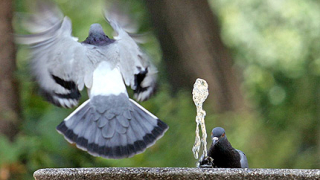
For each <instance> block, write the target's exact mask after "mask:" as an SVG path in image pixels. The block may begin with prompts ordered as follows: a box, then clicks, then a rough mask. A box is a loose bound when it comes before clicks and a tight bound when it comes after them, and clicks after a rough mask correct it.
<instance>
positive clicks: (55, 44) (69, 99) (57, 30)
mask: <svg viewBox="0 0 320 180" xmlns="http://www.w3.org/2000/svg"><path fill="white" fill-rule="evenodd" d="M24 22H25V23H24V25H25V27H26V29H27V30H28V31H30V32H31V33H32V34H31V35H21V36H19V35H17V36H16V39H17V42H18V43H21V44H27V45H29V47H30V50H31V51H30V52H31V56H32V61H31V67H32V73H33V75H34V77H35V79H36V81H37V82H38V84H39V86H40V89H41V92H42V94H43V95H44V96H45V97H46V99H47V100H48V101H50V102H52V103H53V104H55V105H57V106H63V107H69V108H70V107H73V106H75V105H77V103H78V100H79V98H80V92H79V91H81V90H82V89H83V87H84V86H86V87H89V88H90V87H91V85H92V72H93V70H94V68H95V66H96V64H97V61H94V60H92V59H89V58H88V56H89V55H90V53H92V52H91V51H92V50H91V49H90V48H88V47H87V46H84V45H83V44H81V43H79V42H77V38H75V37H73V36H72V35H71V33H72V27H71V21H70V19H69V18H68V17H64V18H63V15H62V13H61V12H60V10H59V9H58V8H57V7H56V6H54V5H53V4H50V3H48V2H46V3H44V2H42V1H37V6H36V9H35V14H33V15H31V16H30V17H29V18H28V20H26V21H24Z"/></svg>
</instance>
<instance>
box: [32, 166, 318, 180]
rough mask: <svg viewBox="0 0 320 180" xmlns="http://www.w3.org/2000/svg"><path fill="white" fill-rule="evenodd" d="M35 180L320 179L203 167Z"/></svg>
mask: <svg viewBox="0 0 320 180" xmlns="http://www.w3.org/2000/svg"><path fill="white" fill-rule="evenodd" d="M33 176H34V178H35V179H36V180H103V179H122V180H132V179H152V180H160V179H161V180H162V179H166V180H171V179H172V180H178V179H190V180H191V179H192V180H194V179H205V180H208V179H217V180H220V179H224V180H225V179H253V180H258V179H320V170H318V169H229V168H226V169H223V168H216V169H212V168H210V169H200V168H52V169H40V170H37V171H36V172H34V174H33Z"/></svg>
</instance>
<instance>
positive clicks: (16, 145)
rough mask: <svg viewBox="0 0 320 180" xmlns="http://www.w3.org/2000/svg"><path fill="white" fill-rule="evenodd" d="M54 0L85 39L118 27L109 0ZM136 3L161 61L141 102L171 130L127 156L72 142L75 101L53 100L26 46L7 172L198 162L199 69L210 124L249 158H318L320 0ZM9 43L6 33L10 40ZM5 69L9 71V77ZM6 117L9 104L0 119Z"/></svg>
mask: <svg viewBox="0 0 320 180" xmlns="http://www.w3.org/2000/svg"><path fill="white" fill-rule="evenodd" d="M1 2H5V1H4V0H3V1H1ZM29 2H30V1H25V0H15V1H14V11H15V12H16V14H15V16H16V17H17V18H16V19H19V16H23V14H21V12H27V9H28V6H29ZM56 2H57V4H58V5H59V7H60V8H61V9H62V11H63V12H64V14H65V15H66V16H69V17H70V18H71V20H72V22H73V35H74V36H76V37H79V40H80V41H83V40H84V39H85V38H86V36H87V35H88V34H87V33H88V30H89V27H90V25H91V24H92V23H100V24H102V26H103V27H104V29H105V31H106V33H107V34H108V35H111V34H112V29H111V27H110V26H109V25H108V24H107V23H106V22H104V18H103V16H102V12H101V9H102V7H103V2H102V1H81V2H80V1H66V0H56ZM197 2H198V1H197ZM200 2H201V3H200ZM130 3H131V6H130V10H131V11H132V13H133V16H134V17H135V18H136V19H137V21H138V22H139V25H141V28H140V32H146V31H150V32H154V33H153V35H150V40H149V41H148V42H147V43H146V44H144V45H142V47H143V48H144V49H145V51H146V52H147V53H148V54H149V55H150V56H151V57H152V58H153V60H154V63H155V64H156V66H157V67H158V69H159V89H158V92H157V94H155V96H153V97H152V98H151V99H150V100H148V101H146V102H142V103H141V104H142V105H143V106H144V107H146V108H147V109H148V110H150V111H151V112H152V113H153V114H155V115H156V116H158V117H159V118H160V119H162V120H163V121H164V122H166V123H167V124H168V125H169V127H170V128H169V130H168V131H167V133H166V134H165V135H164V137H163V138H161V139H160V140H159V141H157V143H156V144H155V145H153V146H152V147H150V148H148V149H147V150H146V151H145V152H144V153H142V154H139V155H136V156H134V157H132V158H129V159H121V160H110V159H103V158H96V157H92V156H90V155H88V154H87V153H86V152H83V151H82V150H79V149H77V148H76V147H75V146H73V145H70V144H69V143H68V142H67V141H66V140H65V139H64V138H63V136H62V135H59V134H58V133H57V132H56V130H55V127H56V126H57V125H58V124H59V123H60V122H61V121H62V120H63V119H64V118H65V117H66V116H68V114H70V113H71V112H72V111H73V110H74V109H62V108H58V107H55V106H53V105H51V104H49V103H47V102H45V101H44V100H43V98H42V97H40V96H39V94H38V90H37V87H36V84H35V83H34V82H33V80H32V78H31V77H30V72H29V69H28V63H29V60H28V58H27V57H28V51H27V48H25V47H18V51H17V54H16V56H17V61H16V65H17V69H18V70H17V71H15V73H14V77H15V78H16V79H17V80H18V81H19V90H20V91H19V92H20V95H19V96H20V107H21V118H20V119H21V120H20V121H19V123H16V125H19V131H18V133H16V132H14V135H13V136H14V138H11V136H10V135H8V134H6V135H1V136H0V147H1V148H0V157H1V158H0V179H32V173H33V172H34V171H35V170H37V169H40V168H49V167H195V163H196V160H195V159H194V158H193V154H192V151H191V148H192V146H193V143H194V137H195V134H194V130H195V115H196V109H195V106H194V104H193V101H192V94H191V92H192V88H193V87H192V83H193V82H194V81H195V80H196V77H200V76H201V77H200V78H204V79H207V80H208V82H209V92H210V94H209V100H208V101H206V102H205V103H204V109H205V110H206V111H207V116H206V126H207V132H208V133H209V134H210V131H211V129H212V128H213V127H216V126H222V127H224V128H225V130H226V132H227V136H228V139H229V141H230V142H231V143H232V145H233V146H234V147H235V148H238V149H241V150H243V151H244V152H245V153H246V155H247V157H248V161H249V166H250V168H320V51H319V50H318V49H320V33H319V30H320V2H319V1H303V0H281V1H277V0H265V1H260V0H247V1H241V0H209V1H208V3H207V1H204V0H202V1H199V4H197V5H196V4H195V3H193V1H174V2H173V1H169V0H167V1H162V2H159V1H130ZM179 3H180V4H179ZM1 7H3V6H1ZM157 7H158V9H157ZM209 8H210V9H209ZM208 9H209V10H208ZM210 10H211V11H210ZM1 12H2V11H1ZM202 13H203V14H202ZM210 13H212V14H210ZM184 14H185V16H184ZM0 15H1V16H5V17H7V15H4V14H0ZM179 18H180V20H179ZM197 20H199V21H197ZM171 21H174V22H175V23H172V22H171ZM211 23H213V24H211ZM13 24H14V25H15V28H16V29H17V32H18V33H26V32H24V31H23V29H21V27H20V24H19V21H18V20H17V21H14V23H13ZM199 26H200V27H199ZM8 33H10V31H8ZM3 37H4V36H3V34H1V38H3ZM157 37H158V38H159V39H157ZM201 38H202V39H201ZM200 40H201V41H200ZM219 41H221V42H219ZM8 43H10V42H8ZM170 43H171V44H170ZM5 46H9V45H7V44H3V43H1V49H2V50H3V48H4V47H5ZM167 46H168V47H167ZM208 46H210V47H208ZM206 47H207V49H203V48H206ZM175 48H177V50H175ZM162 51H163V55H162ZM0 52H1V53H3V51H0ZM192 53H193V54H192ZM194 53H196V54H194ZM1 60H2V59H1ZM210 60H211V61H210ZM1 62H2V61H1ZM11 63H12V62H11ZM208 67H209V69H208ZM205 69H207V70H205ZM4 70H5V68H4V66H1V67H0V71H1V73H3V72H5V71H4ZM3 74H6V73H3ZM229 76H230V77H229ZM7 78H8V77H7V76H1V83H2V82H4V81H5V80H7ZM9 78H11V76H10V77H9ZM3 92H4V91H0V93H3ZM1 95H3V94H1ZM2 97H3V96H2ZM8 98H9V97H8ZM85 98H86V92H85V91H84V92H83V98H82V101H84V100H85ZM15 101H16V102H19V100H15ZM8 102H9V101H8ZM1 103H4V100H1V102H0V104H1ZM13 104H15V105H14V108H16V110H17V112H19V107H18V106H19V105H17V103H13ZM17 116H18V115H17ZM17 116H15V118H16V119H18V117H17ZM19 116H20V115H19ZM6 118H7V116H3V112H2V111H1V119H0V120H1V121H2V122H3V121H4V120H6ZM20 124H21V125H20ZM1 125H2V123H1ZM15 134H16V135H15ZM12 139H13V140H12ZM208 142H209V144H210V143H211V142H210V140H209V138H208Z"/></svg>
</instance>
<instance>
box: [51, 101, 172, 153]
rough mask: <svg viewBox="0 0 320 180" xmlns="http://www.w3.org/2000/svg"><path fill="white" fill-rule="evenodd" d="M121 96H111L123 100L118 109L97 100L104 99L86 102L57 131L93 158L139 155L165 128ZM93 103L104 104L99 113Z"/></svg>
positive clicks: (147, 113)
mask: <svg viewBox="0 0 320 180" xmlns="http://www.w3.org/2000/svg"><path fill="white" fill-rule="evenodd" d="M121 96H122V95H118V96H114V97H111V98H116V99H117V101H123V102H122V103H119V104H120V105H121V106H119V107H115V106H114V105H113V106H112V105H108V104H107V105H105V104H106V102H113V101H107V100H106V101H101V98H106V97H94V98H92V99H91V100H88V101H87V102H85V103H83V104H82V105H81V106H80V107H79V108H78V109H76V110H75V112H73V113H72V114H71V115H69V116H68V117H67V118H66V119H65V120H64V121H63V122H61V123H60V124H59V125H58V127H57V130H58V131H59V132H60V133H61V134H63V135H64V137H65V138H66V139H67V140H68V141H69V142H70V143H75V144H76V145H77V147H78V148H80V149H82V150H85V151H88V152H89V153H90V154H92V155H94V156H102V157H105V158H113V159H119V158H126V157H131V156H133V155H135V154H138V153H142V152H143V151H145V149H146V148H148V147H150V146H152V145H153V144H154V143H155V142H156V141H157V140H158V139H159V138H161V137H162V136H163V134H164V133H165V132H166V131H167V129H168V126H167V125H166V124H165V123H164V122H162V121H161V120H159V119H158V118H157V117H156V116H154V115H153V114H151V113H150V112H148V111H147V110H146V109H144V108H143V107H141V106H140V105H139V104H137V103H136V102H134V101H132V100H130V101H129V99H128V98H127V97H126V98H123V97H121ZM95 98H99V101H98V100H97V99H95ZM108 98H109V99H110V97H108ZM97 102H104V104H103V105H101V106H100V105H99V106H100V107H99V111H97V110H96V109H97ZM103 106H104V107H103Z"/></svg>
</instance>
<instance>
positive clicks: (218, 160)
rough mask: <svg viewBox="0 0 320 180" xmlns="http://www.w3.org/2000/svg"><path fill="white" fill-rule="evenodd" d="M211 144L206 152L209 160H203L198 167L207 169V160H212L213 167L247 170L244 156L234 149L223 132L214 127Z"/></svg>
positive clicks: (221, 129)
mask: <svg viewBox="0 0 320 180" xmlns="http://www.w3.org/2000/svg"><path fill="white" fill-rule="evenodd" d="M211 138H212V144H211V147H210V149H209V151H208V156H209V158H203V159H202V160H201V162H200V167H207V166H208V165H207V164H206V163H207V161H208V160H209V159H211V158H212V159H213V166H214V167H218V168H248V167H249V166H248V160H247V157H246V155H245V154H244V153H243V152H242V151H240V150H237V149H234V148H233V147H232V146H231V144H230V142H229V141H228V139H227V136H226V133H225V130H224V129H223V128H221V127H216V128H214V129H213V130H212V133H211Z"/></svg>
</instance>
